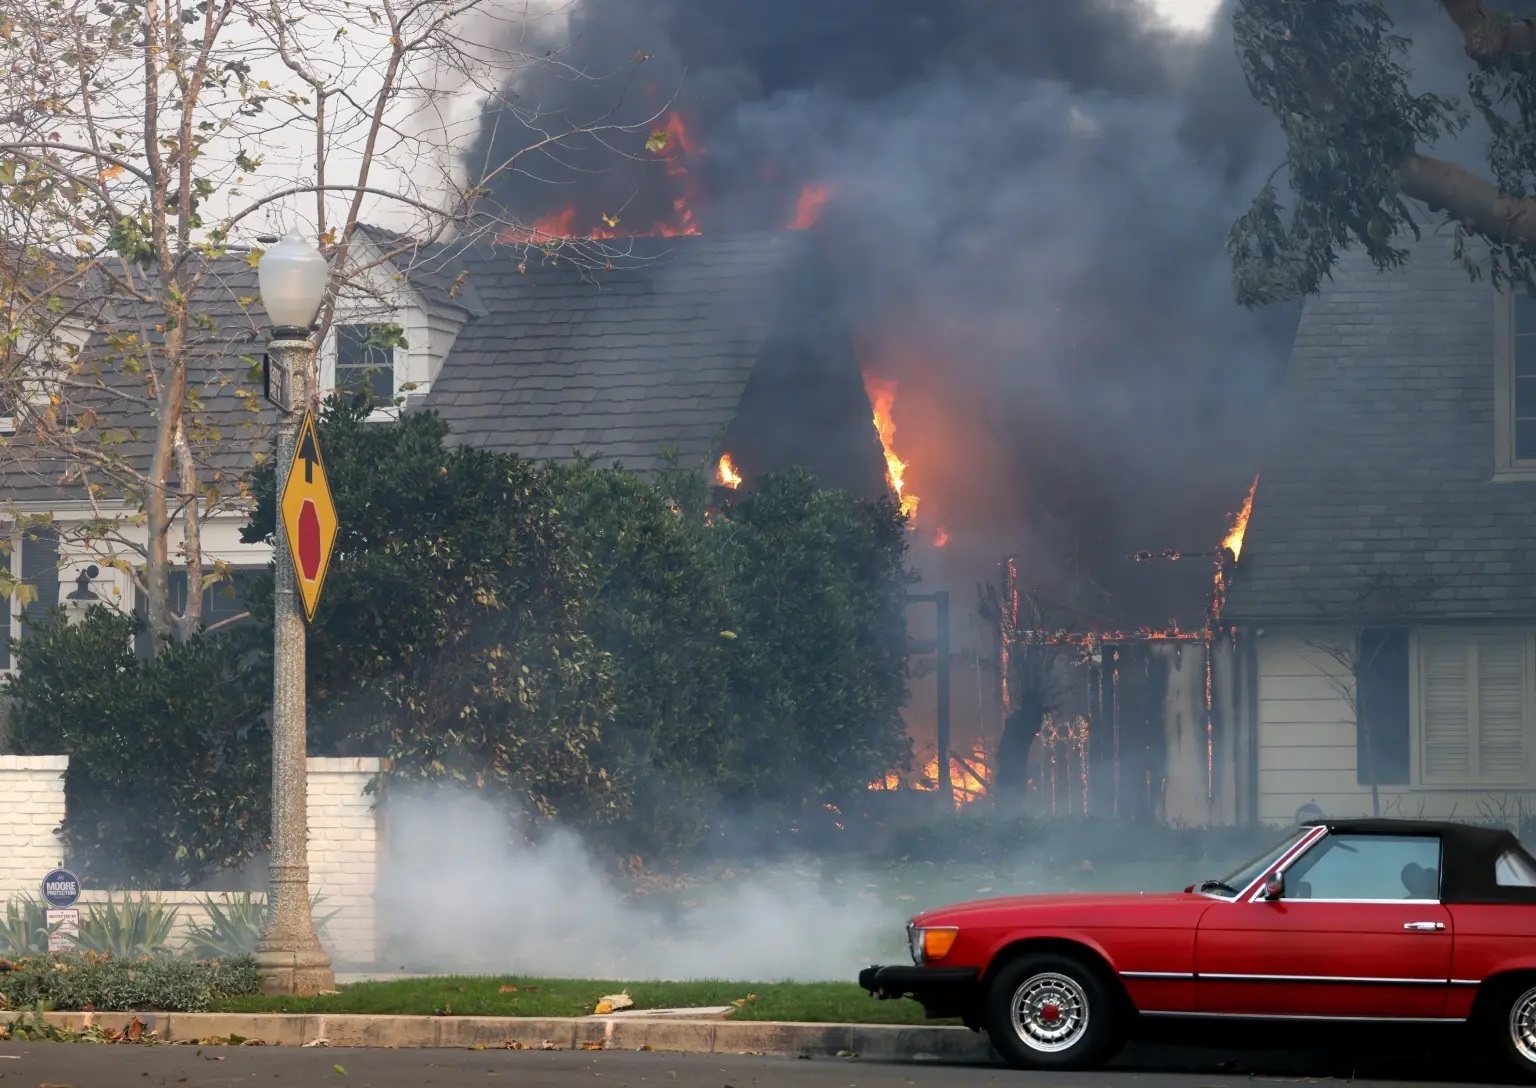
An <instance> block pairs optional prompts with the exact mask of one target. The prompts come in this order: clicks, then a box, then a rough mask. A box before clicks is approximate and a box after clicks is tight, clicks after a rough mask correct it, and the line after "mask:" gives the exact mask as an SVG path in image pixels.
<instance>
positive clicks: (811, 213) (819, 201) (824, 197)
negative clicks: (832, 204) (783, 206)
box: [784, 181, 832, 230]
mask: <svg viewBox="0 0 1536 1088" xmlns="http://www.w3.org/2000/svg"><path fill="white" fill-rule="evenodd" d="M831 197H832V187H831V186H830V185H825V184H823V183H821V182H819V181H813V182H810V183H808V184H807V185H806V186H805V188H803V189H801V190H800V197H799V199H797V200H796V201H795V215H794V218H793V219H791V220H790V221H789V222H788V223H787V224H786V225H785V228H784V229H785V230H810V229H811V228H812V227H814V226H815V225H816V224H817V222H819V221H820V219H821V210H822V209H823V208H824V207H826V205H827V201H828V200H830V199H831Z"/></svg>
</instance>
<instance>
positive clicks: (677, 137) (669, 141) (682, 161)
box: [497, 110, 703, 244]
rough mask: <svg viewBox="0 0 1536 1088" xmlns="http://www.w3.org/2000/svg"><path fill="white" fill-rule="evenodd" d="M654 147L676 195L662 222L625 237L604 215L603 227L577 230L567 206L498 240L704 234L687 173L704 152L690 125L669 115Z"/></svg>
mask: <svg viewBox="0 0 1536 1088" xmlns="http://www.w3.org/2000/svg"><path fill="white" fill-rule="evenodd" d="M647 146H648V147H650V148H652V154H654V155H657V156H660V157H662V160H663V163H664V164H665V168H666V171H667V177H668V178H670V179H672V183H671V187H672V190H673V191H674V192H675V193H676V194H677V195H676V196H675V197H673V199H672V215H671V216H670V217H669V218H667V219H663V220H661V221H660V222H657V223H653V224H652V225H651V226H650V228H649V229H647V230H643V231H628V232H625V233H624V234H623V235H621V234H620V232H619V231H618V230H617V229H616V228H617V227H618V226H619V222H620V220H619V217H618V216H617V215H607V214H604V215H603V216H602V226H600V227H596V228H592V229H578V227H577V226H576V222H577V208H576V206H575V205H574V204H568V205H566V206H565V207H564V208H561V209H560V210H559V211H557V212H551V213H550V214H548V215H545V216H543V217H541V218H540V219H539V220H538V221H537V222H535V223H534V225H533V226H532V228H530V229H527V230H521V231H516V230H506V231H503V232H502V233H501V235H500V236H499V237H498V239H497V240H498V241H500V242H503V243H508V242H523V243H535V244H538V243H550V242H556V241H559V240H562V239H566V238H584V239H591V240H602V239H609V238H618V237H621V236H622V237H630V238H648V237H660V238H676V237H678V236H679V235H694V234H700V233H702V232H701V231H700V230H699V227H698V224H697V223H695V222H694V214H693V205H694V203H695V202H696V201H697V199H698V195H699V194H698V183H697V181H696V180H695V179H694V177H693V176H692V175H691V174H690V173H689V170H688V157H689V156H690V155H693V154H695V153H697V152H699V151H702V150H703V149H702V148H700V147H697V146H696V145H695V144H694V142H693V138H692V137H691V136H689V135H688V126H687V125H686V124H685V123H684V121H683V118H682V115H681V114H679V113H677V112H676V111H675V110H674V111H673V112H672V113H669V114H667V120H666V124H664V125H663V126H662V127H661V128H659V129H657V130H656V132H655V133H654V134H653V136H652V141H651V142H648V143H647Z"/></svg>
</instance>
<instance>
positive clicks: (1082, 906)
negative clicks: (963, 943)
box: [912, 892, 1211, 926]
mask: <svg viewBox="0 0 1536 1088" xmlns="http://www.w3.org/2000/svg"><path fill="white" fill-rule="evenodd" d="M1175 900H1185V901H1189V900H1201V901H1204V902H1207V903H1209V902H1210V901H1211V900H1210V898H1209V897H1208V896H1197V895H1195V894H1193V893H1192V892H1093V893H1084V894H1079V895H1070V894H1069V895H1009V896H1000V897H998V898H996V899H970V900H966V901H964V902H960V903H950V904H948V905H946V906H942V907H935V908H933V909H932V910H925V911H923V912H921V913H920V914H917V915H915V916H914V917H913V919H912V922H913V924H914V925H919V926H925V925H947V924H949V923H951V922H954V923H958V922H960V921H962V920H964V919H966V918H973V917H975V916H976V915H978V914H994V913H999V912H1002V913H1007V914H1014V913H1017V912H1022V911H1028V912H1029V913H1031V914H1036V913H1044V914H1060V915H1061V916H1062V917H1064V918H1068V917H1080V916H1081V914H1082V912H1083V911H1085V910H1094V909H1099V908H1106V907H1107V908H1115V907H1121V908H1127V909H1130V908H1134V907H1135V906H1137V905H1142V906H1147V905H1151V904H1153V903H1168V902H1173V901H1175Z"/></svg>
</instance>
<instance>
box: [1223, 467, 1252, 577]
mask: <svg viewBox="0 0 1536 1088" xmlns="http://www.w3.org/2000/svg"><path fill="white" fill-rule="evenodd" d="M1258 490H1259V478H1258V477H1257V476H1255V477H1254V478H1253V485H1252V486H1251V487H1249V488H1248V497H1247V498H1245V499H1244V500H1243V508H1242V509H1241V510H1239V511H1238V512H1237V517H1236V518H1234V519H1233V521H1232V528H1230V529H1228V530H1227V535H1226V536H1225V537H1223V538H1222V541H1221V546H1222V547H1223V548H1227V549H1229V550H1230V551H1231V552H1232V558H1233V559H1238V558H1240V557H1241V556H1242V554H1243V537H1244V536H1245V535H1247V532H1248V519H1249V518H1251V517H1253V496H1254V494H1255V493H1256V492H1257V491H1258Z"/></svg>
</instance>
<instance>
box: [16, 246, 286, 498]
mask: <svg viewBox="0 0 1536 1088" xmlns="http://www.w3.org/2000/svg"><path fill="white" fill-rule="evenodd" d="M199 271H200V273H201V279H200V281H199V286H198V288H197V289H196V290H195V291H194V293H193V296H192V298H193V303H194V308H195V313H196V314H197V316H198V318H199V324H198V325H197V326H196V327H194V328H193V329H192V330H190V331H189V332H188V334H187V343H188V344H189V345H190V348H191V353H192V354H191V359H190V360H189V365H188V401H189V404H190V405H191V409H192V410H191V412H190V413H189V415H188V417H187V418H188V420H189V427H188V441H189V443H190V444H191V446H192V449H193V454H194V457H195V458H196V459H197V461H198V463H199V464H200V466H201V479H200V481H199V482H200V485H201V486H202V487H204V488H209V487H214V486H219V488H220V491H221V492H222V493H223V494H225V495H228V494H230V493H231V490H232V486H233V478H234V477H236V476H239V475H242V474H244V473H245V472H247V471H249V470H250V468H251V467H252V466H253V464H254V461H255V457H256V456H257V454H258V453H260V452H265V451H268V450H270V448H271V441H272V427H273V425H274V424H275V422H276V413H275V412H274V410H273V409H272V408H271V406H270V405H268V404H267V403H266V401H265V400H264V399H263V398H262V396H261V389H260V386H259V384H255V383H252V382H251V381H250V380H249V378H248V375H249V372H250V371H251V369H252V360H253V359H254V360H258V361H259V360H260V358H261V355H262V352H263V350H264V345H265V337H266V328H265V326H266V315H265V313H264V312H263V311H262V310H261V307H260V303H259V301H258V298H257V296H258V290H257V285H256V270H255V268H254V267H252V266H251V265H250V264H249V263H248V262H247V261H246V259H245V258H244V256H228V257H223V258H219V259H217V260H213V261H208V262H205V263H204V264H202V265H201V267H200V269H199ZM98 302H99V305H98V308H97V310H96V312H95V314H94V315H92V316H93V317H94V321H93V322H92V324H93V325H94V328H95V331H94V332H93V334H92V335H91V337H90V339H89V341H88V342H87V344H86V347H85V350H84V353H83V356H82V358H83V359H84V360H85V361H84V362H83V363H82V364H81V365H80V368H79V373H78V374H77V375H76V377H75V378H74V379H73V380H74V385H73V386H72V387H71V388H69V389H67V390H66V391H65V403H66V405H67V408H68V410H69V412H70V413H71V414H72V416H73V418H74V421H75V422H76V424H77V425H78V426H80V427H81V430H80V431H79V432H78V433H76V434H74V435H73V436H72V438H71V439H70V441H71V442H72V443H73V444H76V445H78V446H79V447H81V448H82V449H87V450H88V449H91V448H92V447H94V448H96V449H97V450H100V451H103V452H104V453H105V456H106V458H107V460H108V461H109V462H110V464H109V466H108V467H106V468H103V467H101V466H100V464H99V460H100V459H99V458H81V457H66V456H64V455H62V454H61V453H59V452H55V451H53V450H50V449H46V448H39V447H38V446H37V443H36V437H37V436H36V431H35V429H34V428H32V427H31V426H30V425H23V426H22V427H21V429H20V430H19V432H18V433H17V434H15V435H11V436H8V437H7V439H6V442H5V445H4V447H3V450H0V489H3V490H4V493H5V495H6V497H7V498H8V499H9V500H11V501H14V502H19V503H24V504H35V503H51V502H59V501H70V500H76V501H78V500H83V499H84V498H86V490H85V488H84V486H83V485H82V483H81V481H80V480H79V479H78V478H76V477H75V474H74V473H73V472H72V471H71V470H72V469H78V468H79V467H80V466H82V465H93V466H94V467H90V468H89V469H88V474H87V478H88V479H89V480H90V481H92V482H93V483H94V484H96V485H98V486H99V487H100V488H101V490H100V491H98V493H97V497H98V499H100V500H102V501H109V502H110V501H115V500H120V499H123V498H124V497H125V496H131V497H132V499H134V500H135V501H137V500H139V499H140V498H142V494H141V492H142V485H141V483H140V482H138V481H135V480H134V479H133V474H139V475H140V476H142V475H143V474H146V473H147V472H148V470H149V466H150V460H151V457H152V455H153V448H154V445H153V444H154V438H155V421H156V417H157V415H158V412H157V408H156V404H155V401H154V396H155V387H154V385H153V384H152V383H153V381H154V380H155V376H156V375H155V373H153V372H152V369H151V367H149V366H148V365H147V364H143V365H140V366H139V367H138V368H129V367H124V366H121V365H119V364H117V363H115V362H113V361H112V360H113V359H114V356H117V355H121V354H122V350H121V348H120V345H121V344H123V343H124V342H125V341H124V340H123V338H124V337H131V338H132V342H134V343H136V344H137V345H138V346H137V347H135V348H132V349H129V350H130V351H131V352H132V354H134V355H136V356H139V357H141V358H142V357H144V356H145V355H146V353H147V352H148V351H153V350H154V347H155V346H156V345H159V344H162V343H163V342H164V333H163V331H161V330H160V329H158V327H157V322H158V321H163V315H157V314H155V313H152V312H151V311H150V309H149V308H148V307H146V306H145V305H144V304H142V303H139V302H136V301H133V300H131V299H125V298H122V297H118V298H115V299H114V298H111V297H104V298H102V299H100V300H98ZM153 369H154V370H158V369H159V367H158V366H156V367H155V368H153ZM118 468H120V469H123V470H126V473H127V474H126V475H118V474H117V473H116V469H118ZM66 476H69V477H71V478H68V479H66Z"/></svg>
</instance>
